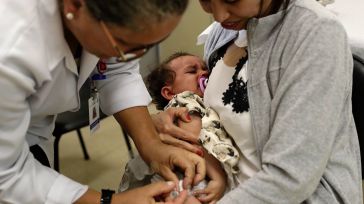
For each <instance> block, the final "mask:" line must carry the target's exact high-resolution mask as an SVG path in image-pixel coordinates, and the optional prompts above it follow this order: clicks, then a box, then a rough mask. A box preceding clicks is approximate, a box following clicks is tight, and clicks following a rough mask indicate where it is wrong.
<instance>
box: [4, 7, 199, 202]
mask: <svg viewBox="0 0 364 204" xmlns="http://www.w3.org/2000/svg"><path fill="white" fill-rule="evenodd" d="M186 6H187V0H174V1H158V0H133V1H127V0H118V1H102V0H87V1H86V0H47V1H46V0H5V2H4V1H3V2H2V3H1V5H0V17H1V18H0V19H1V20H0V21H1V22H0V30H1V33H0V87H1V91H0V96H1V100H0V203H22V204H26V203H33V204H34V203H100V202H101V203H111V201H112V203H128V204H130V203H139V204H140V203H153V202H155V200H154V197H155V196H158V195H160V194H163V193H168V192H169V191H171V190H172V189H173V188H174V184H173V182H172V183H171V182H167V183H157V184H155V185H150V186H145V187H143V188H140V189H136V190H133V191H128V192H126V193H122V194H115V195H112V193H111V192H109V191H104V192H103V193H102V195H101V193H99V192H97V191H94V190H92V189H89V188H88V187H87V186H84V185H82V184H79V183H77V182H75V181H73V180H71V179H69V178H67V177H65V176H63V175H60V174H59V173H57V172H56V171H54V170H52V169H51V168H48V167H46V166H52V162H53V161H52V160H53V149H52V148H53V136H52V131H53V128H54V121H55V118H56V115H57V114H58V113H61V112H64V111H68V110H77V109H78V108H79V104H80V101H79V96H78V90H79V89H80V87H81V86H82V84H83V83H84V82H85V81H86V79H87V78H89V77H92V78H93V79H103V80H94V81H93V83H92V84H94V85H95V86H96V87H95V88H96V89H97V90H98V93H96V92H94V95H95V96H96V95H99V97H100V99H99V100H100V106H101V108H102V110H103V111H104V112H105V113H106V114H113V115H114V116H115V118H116V119H117V121H118V122H119V123H120V124H121V125H122V126H123V127H125V128H126V129H127V131H128V132H129V133H130V134H131V136H132V138H133V140H134V142H135V144H136V146H137V148H138V150H139V152H140V154H141V156H142V157H143V159H144V160H146V161H147V162H148V163H149V164H150V165H151V167H152V168H153V169H154V170H155V171H156V172H159V173H160V174H162V175H164V176H165V177H166V178H167V179H168V180H171V181H176V180H177V178H176V177H175V175H174V174H173V173H172V171H171V170H170V169H172V168H174V167H179V168H182V169H183V170H184V171H185V176H186V179H185V183H184V185H185V187H188V186H189V185H191V183H192V181H193V180H195V181H199V180H201V179H202V178H203V177H204V175H205V164H204V163H203V160H202V159H201V158H199V157H198V156H197V155H195V154H193V153H190V152H187V151H185V150H181V149H177V148H174V147H171V146H168V145H165V144H163V143H162V142H161V141H160V140H159V138H158V137H157V134H156V131H155V129H154V126H153V124H152V122H151V119H150V116H149V114H148V111H147V108H146V106H147V105H148V104H149V102H150V97H149V95H148V92H147V91H146V88H145V86H144V84H143V81H142V78H141V76H140V74H139V72H138V69H139V67H138V62H137V60H134V59H137V58H140V57H141V56H143V55H144V54H145V53H146V52H147V50H148V49H149V48H150V47H151V46H153V45H155V44H156V43H158V42H160V41H162V40H163V39H165V38H166V37H168V35H169V34H170V33H171V31H172V30H173V29H174V28H175V26H176V25H177V23H178V22H179V20H180V18H181V15H182V14H183V12H184V10H185V8H186ZM112 57H115V58H112ZM99 58H102V59H108V60H102V61H99ZM97 64H98V66H96V65H97ZM103 65H106V67H105V66H103ZM95 67H99V69H96V68H95ZM101 68H105V69H101ZM96 89H95V90H96ZM30 150H31V151H30ZM39 161H41V162H42V164H44V165H42V164H41V163H40V162H39ZM45 165H46V166H45ZM185 197H186V193H184V194H182V196H181V197H179V198H177V199H176V200H175V201H172V202H175V203H182V202H183V200H184V198H185ZM172 202H171V203H172Z"/></svg>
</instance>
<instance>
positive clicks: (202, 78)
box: [198, 75, 209, 93]
mask: <svg viewBox="0 0 364 204" xmlns="http://www.w3.org/2000/svg"><path fill="white" fill-rule="evenodd" d="M208 81H209V79H208V78H207V76H204V75H202V76H200V78H198V84H199V86H200V89H201V91H202V93H204V92H205V89H206V86H207V82H208Z"/></svg>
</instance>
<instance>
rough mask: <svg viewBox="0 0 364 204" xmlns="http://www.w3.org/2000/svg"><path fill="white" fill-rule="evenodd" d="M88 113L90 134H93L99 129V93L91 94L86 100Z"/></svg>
mask: <svg viewBox="0 0 364 204" xmlns="http://www.w3.org/2000/svg"><path fill="white" fill-rule="evenodd" d="M88 113H89V121H90V134H94V133H95V132H96V131H97V130H98V129H99V128H100V106H99V93H97V92H95V93H92V94H91V97H90V98H89V99H88Z"/></svg>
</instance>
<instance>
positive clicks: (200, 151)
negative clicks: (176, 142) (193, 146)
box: [196, 149, 203, 157]
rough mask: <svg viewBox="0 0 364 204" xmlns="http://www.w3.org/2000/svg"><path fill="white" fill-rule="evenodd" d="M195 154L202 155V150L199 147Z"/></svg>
mask: <svg viewBox="0 0 364 204" xmlns="http://www.w3.org/2000/svg"><path fill="white" fill-rule="evenodd" d="M196 154H197V155H198V156H200V157H203V151H202V150H200V149H198V150H197V151H196Z"/></svg>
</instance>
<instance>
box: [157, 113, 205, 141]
mask: <svg viewBox="0 0 364 204" xmlns="http://www.w3.org/2000/svg"><path fill="white" fill-rule="evenodd" d="M188 117H189V114H188V111H187V108H169V109H167V110H166V111H163V112H160V113H158V114H156V115H152V119H153V123H154V125H155V127H156V128H157V130H158V132H159V133H163V134H169V135H171V136H173V137H175V138H177V139H181V140H185V141H188V142H191V143H194V144H198V139H197V138H196V137H195V136H194V135H193V133H191V132H189V131H187V130H183V129H182V128H179V127H178V126H176V124H175V123H174V121H175V120H176V119H177V118H178V119H181V120H183V121H184V122H190V121H191V119H188Z"/></svg>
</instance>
